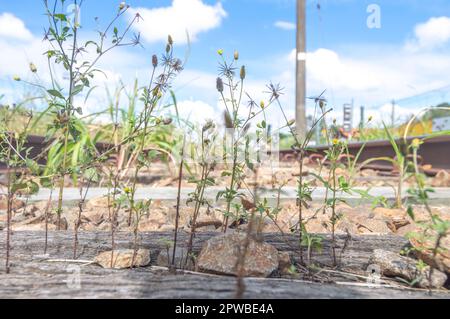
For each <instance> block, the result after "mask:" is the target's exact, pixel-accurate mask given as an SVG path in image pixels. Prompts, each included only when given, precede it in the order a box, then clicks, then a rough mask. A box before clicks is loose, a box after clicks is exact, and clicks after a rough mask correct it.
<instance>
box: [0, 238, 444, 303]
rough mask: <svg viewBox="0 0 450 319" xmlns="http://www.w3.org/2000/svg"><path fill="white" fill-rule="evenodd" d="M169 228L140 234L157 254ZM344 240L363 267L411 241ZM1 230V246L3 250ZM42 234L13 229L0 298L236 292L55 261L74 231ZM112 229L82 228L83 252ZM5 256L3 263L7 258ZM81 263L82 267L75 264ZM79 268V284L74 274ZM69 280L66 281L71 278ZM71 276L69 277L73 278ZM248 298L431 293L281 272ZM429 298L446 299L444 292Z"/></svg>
mask: <svg viewBox="0 0 450 319" xmlns="http://www.w3.org/2000/svg"><path fill="white" fill-rule="evenodd" d="M172 236H173V234H172V233H145V234H141V236H140V240H141V247H145V248H149V249H150V250H151V251H152V260H155V258H156V256H157V254H158V252H159V251H161V250H162V249H165V242H167V240H171V239H172ZM212 236H217V233H202V234H199V235H198V236H197V238H196V241H195V244H194V252H198V251H199V250H200V249H201V246H202V244H203V243H204V242H205V241H206V240H207V239H209V238H211V237H212ZM186 239H187V234H185V233H182V234H180V240H181V241H180V243H181V244H183V243H185V242H186ZM264 239H265V240H266V241H267V242H269V243H271V244H273V245H274V246H275V247H277V248H278V249H279V250H281V251H288V252H290V253H291V254H292V256H293V257H294V259H298V254H297V252H296V250H297V249H296V247H297V246H296V245H297V238H296V237H295V236H291V235H289V236H282V235H279V234H267V235H265V236H264ZM344 242H347V244H348V248H347V250H346V251H345V252H344V254H343V255H342V265H343V267H344V268H345V269H353V270H354V271H355V272H358V271H359V272H361V273H364V269H365V267H366V264H367V261H368V258H369V256H370V253H371V252H372V250H373V249H376V248H385V249H386V248H387V247H388V249H392V250H394V251H398V250H400V249H401V247H403V246H404V244H405V243H406V241H405V240H404V239H402V238H401V237H395V236H364V237H363V236H358V237H355V238H352V239H351V240H349V239H348V238H345V237H343V236H339V237H338V247H342V245H343V244H344ZM116 243H117V248H131V243H132V236H131V235H130V234H127V233H120V234H117V239H116ZM4 244H5V243H4V236H1V239H0V247H1V248H2V249H4ZM43 245H44V234H43V233H42V232H16V233H14V236H13V251H12V264H13V266H12V273H11V274H9V275H6V274H5V273H4V272H2V270H1V268H0V297H1V298H216V299H226V298H233V297H234V293H235V283H236V280H235V279H234V278H230V277H219V276H211V275H199V274H178V275H174V274H170V273H168V272H167V271H162V270H155V269H152V268H151V267H147V268H142V269H134V270H121V271H116V270H105V269H102V268H100V267H98V266H95V265H87V266H80V265H77V264H71V263H58V262H51V261H49V260H48V259H49V258H50V259H71V258H72V245H73V236H72V234H71V233H68V232H50V233H49V248H48V256H42V254H43ZM110 245H111V244H110V239H109V234H108V233H81V234H80V243H79V251H80V255H79V258H80V259H82V260H92V259H93V258H94V256H96V255H97V254H98V253H99V252H101V251H105V250H109V249H110V248H111V247H110ZM329 247H330V240H329V237H326V239H325V240H324V249H323V251H322V252H320V253H319V252H316V253H315V254H314V256H313V259H314V261H315V262H316V263H323V264H329V263H330V262H331V260H330V256H329ZM3 258H4V256H3V255H2V256H1V257H0V263H1V264H3V263H4V259H3ZM78 267H79V268H78ZM77 272H79V274H80V276H79V278H80V286H79V287H76V285H75V286H74V285H73V281H72V279H73V278H74V276H76V274H77ZM68 283H69V285H68ZM71 283H72V284H71ZM246 286H247V290H246V294H245V297H246V298H428V297H430V296H429V295H428V294H427V292H423V291H404V290H399V289H390V288H381V287H380V288H368V287H364V286H362V287H361V286H357V285H355V286H353V285H335V284H318V283H308V282H302V281H295V280H284V279H277V278H273V279H246ZM432 297H439V298H449V297H450V295H448V294H446V293H438V294H435V295H433V296H432Z"/></svg>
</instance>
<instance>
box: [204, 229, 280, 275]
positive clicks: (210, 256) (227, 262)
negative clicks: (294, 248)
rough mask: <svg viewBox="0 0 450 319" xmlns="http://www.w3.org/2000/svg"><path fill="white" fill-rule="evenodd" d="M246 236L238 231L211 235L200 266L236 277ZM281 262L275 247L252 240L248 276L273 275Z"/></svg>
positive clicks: (248, 253)
mask: <svg viewBox="0 0 450 319" xmlns="http://www.w3.org/2000/svg"><path fill="white" fill-rule="evenodd" d="M246 239H247V236H246V234H244V233H238V232H234V233H231V234H227V235H223V236H218V237H214V238H211V239H210V240H208V241H207V242H206V243H205V244H204V246H203V248H202V250H201V252H200V255H199V257H198V259H197V269H198V270H199V271H203V272H209V273H216V274H223V275H232V276H236V275H237V270H236V264H237V261H238V258H239V256H240V255H241V252H242V250H243V249H244V247H245V242H246ZM278 265H279V260H278V251H277V249H276V248H275V247H273V246H272V245H269V244H267V243H262V242H257V241H255V240H254V239H251V238H250V239H249V245H248V250H247V254H246V257H245V263H244V271H243V275H244V276H245V277H269V276H270V275H271V274H272V273H273V272H274V271H275V270H277V269H278Z"/></svg>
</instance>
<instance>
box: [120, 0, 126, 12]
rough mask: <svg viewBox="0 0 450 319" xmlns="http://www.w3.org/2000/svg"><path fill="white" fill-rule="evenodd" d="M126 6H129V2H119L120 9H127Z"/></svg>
mask: <svg viewBox="0 0 450 319" xmlns="http://www.w3.org/2000/svg"><path fill="white" fill-rule="evenodd" d="M126 6H127V4H126V3H125V2H121V3H120V4H119V10H120V11H122V10H123V9H125V7H126Z"/></svg>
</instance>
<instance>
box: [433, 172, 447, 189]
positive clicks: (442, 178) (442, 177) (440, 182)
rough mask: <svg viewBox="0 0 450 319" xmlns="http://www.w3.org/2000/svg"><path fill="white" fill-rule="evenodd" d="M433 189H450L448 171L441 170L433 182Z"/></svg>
mask: <svg viewBox="0 0 450 319" xmlns="http://www.w3.org/2000/svg"><path fill="white" fill-rule="evenodd" d="M431 186H433V187H450V173H449V172H448V171H446V170H441V171H439V172H438V173H437V175H436V176H435V177H434V178H433V180H432V181H431Z"/></svg>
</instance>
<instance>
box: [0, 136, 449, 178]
mask: <svg viewBox="0 0 450 319" xmlns="http://www.w3.org/2000/svg"><path fill="white" fill-rule="evenodd" d="M422 138H423V137H422ZM411 141H412V138H409V139H407V141H406V143H405V141H404V140H403V139H399V140H397V144H398V145H399V147H400V149H402V150H403V152H404V154H407V146H408V145H409V143H410V142H411ZM50 143H51V141H45V138H44V137H42V136H33V135H31V136H29V137H28V139H27V142H26V144H25V148H29V149H30V153H29V156H30V158H39V161H38V162H39V163H40V164H43V165H44V164H45V163H46V156H45V151H46V148H47V147H48V146H49V145H50ZM363 146H364V143H361V142H356V143H350V144H349V146H348V148H349V153H350V156H352V157H354V156H356V155H357V153H358V152H359V151H360V149H361V148H362V147H363ZM112 147H113V146H112V145H111V144H107V143H99V144H97V148H98V150H99V152H104V151H106V150H108V149H111V148H112ZM327 149H328V146H317V147H313V148H310V149H309V150H308V151H307V156H308V157H309V158H311V159H312V160H313V162H315V161H317V160H323V159H325V152H326V151H327ZM42 155H44V156H42ZM378 157H391V158H394V157H395V152H394V150H393V148H392V145H391V144H390V142H389V141H373V142H367V143H366V144H365V146H364V150H363V152H362V153H361V155H360V157H359V159H358V161H359V162H360V163H362V162H364V161H366V160H368V159H370V158H378ZM295 158H296V154H295V152H294V151H292V150H282V151H280V160H281V161H284V162H289V161H294V160H295ZM419 158H420V161H421V165H422V168H423V170H424V171H425V172H426V173H427V174H428V175H431V176H433V175H436V173H437V172H438V171H439V170H450V136H440V137H434V138H430V139H426V140H425V142H424V144H423V145H421V147H420V149H419ZM343 162H345V160H343ZM365 168H366V169H374V170H377V171H381V172H392V171H393V170H394V167H393V166H392V165H390V164H389V163H387V162H385V161H375V162H372V163H371V164H370V165H367V166H366V167H365ZM0 169H3V170H4V169H6V165H5V164H4V163H0Z"/></svg>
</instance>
